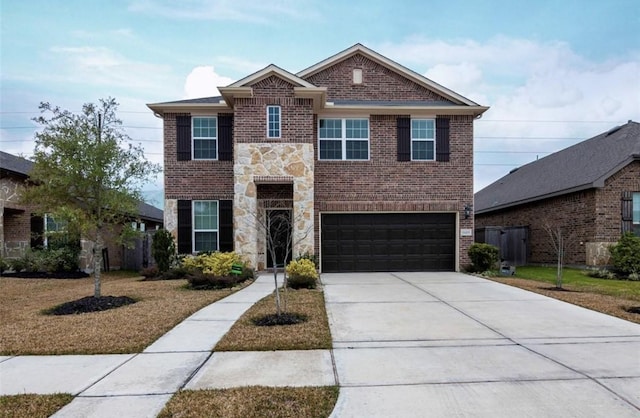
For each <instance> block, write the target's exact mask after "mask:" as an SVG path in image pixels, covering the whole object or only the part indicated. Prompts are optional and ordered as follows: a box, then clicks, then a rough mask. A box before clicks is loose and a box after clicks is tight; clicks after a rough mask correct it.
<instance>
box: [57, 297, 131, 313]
mask: <svg viewBox="0 0 640 418" xmlns="http://www.w3.org/2000/svg"><path fill="white" fill-rule="evenodd" d="M136 302H137V301H136V300H135V299H132V298H130V297H129V296H100V297H98V298H96V297H93V296H87V297H84V298H82V299H78V300H73V301H71V302H65V303H63V304H61V305H58V306H56V307H55V308H52V309H49V310H47V311H46V313H47V314H48V315H75V314H81V313H89V312H100V311H106V310H108V309H114V308H119V307H121V306H126V305H131V304H132V303H136Z"/></svg>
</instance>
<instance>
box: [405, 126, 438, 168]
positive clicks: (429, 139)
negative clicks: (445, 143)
mask: <svg viewBox="0 0 640 418" xmlns="http://www.w3.org/2000/svg"><path fill="white" fill-rule="evenodd" d="M411 159H412V160H414V161H434V160H435V159H436V121H435V119H411Z"/></svg>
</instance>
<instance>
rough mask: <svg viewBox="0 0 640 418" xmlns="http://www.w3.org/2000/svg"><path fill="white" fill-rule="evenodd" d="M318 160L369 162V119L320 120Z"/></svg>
mask: <svg viewBox="0 0 640 418" xmlns="http://www.w3.org/2000/svg"><path fill="white" fill-rule="evenodd" d="M318 159H320V160H368V159H369V119H328V118H323V119H319V120H318Z"/></svg>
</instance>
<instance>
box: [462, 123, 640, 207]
mask: <svg viewBox="0 0 640 418" xmlns="http://www.w3.org/2000/svg"><path fill="white" fill-rule="evenodd" d="M635 160H640V124H639V123H638V122H633V121H629V122H628V123H626V124H625V125H622V126H617V127H615V128H613V129H610V130H609V131H607V132H604V133H602V134H600V135H597V136H595V137H593V138H591V139H587V140H586V141H582V142H580V143H578V144H575V145H573V146H571V147H569V148H565V149H563V150H561V151H558V152H555V153H553V154H550V155H548V156H546V157H544V158H541V159H540V160H537V161H534V162H532V163H529V164H526V165H524V166H522V167H519V168H517V169H514V170H512V171H511V172H510V173H509V174H507V175H506V176H504V177H502V178H501V179H499V180H497V181H496V182H494V183H492V184H490V185H489V186H487V187H485V188H484V189H482V190H480V191H479V192H477V193H476V194H475V202H474V205H475V208H474V209H475V213H477V214H482V213H488V212H491V211H494V210H499V209H504V208H508V207H511V206H516V205H520V204H523V203H529V202H534V201H537V200H542V199H546V198H549V197H554V196H559V195H563V194H567V193H572V192H576V191H580V190H586V189H591V188H600V187H604V183H605V181H606V180H607V179H608V178H609V177H611V176H612V175H613V174H615V173H616V172H618V171H620V170H621V169H622V168H624V167H625V166H627V165H628V164H629V163H631V162H632V161H635Z"/></svg>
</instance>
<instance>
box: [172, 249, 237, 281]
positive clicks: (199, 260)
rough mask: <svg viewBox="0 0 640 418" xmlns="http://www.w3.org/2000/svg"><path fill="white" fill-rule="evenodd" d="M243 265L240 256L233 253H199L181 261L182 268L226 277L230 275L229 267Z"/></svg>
mask: <svg viewBox="0 0 640 418" xmlns="http://www.w3.org/2000/svg"><path fill="white" fill-rule="evenodd" d="M234 264H243V265H244V263H243V262H242V260H241V259H240V256H239V255H238V254H236V253H235V252H233V251H231V252H226V253H223V252H220V251H216V252H214V253H201V254H198V255H196V256H192V255H188V256H186V257H185V258H184V259H183V260H182V266H183V267H186V268H188V269H197V270H200V271H201V272H203V273H207V274H213V275H215V276H227V275H229V274H231V266H233V265H234Z"/></svg>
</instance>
